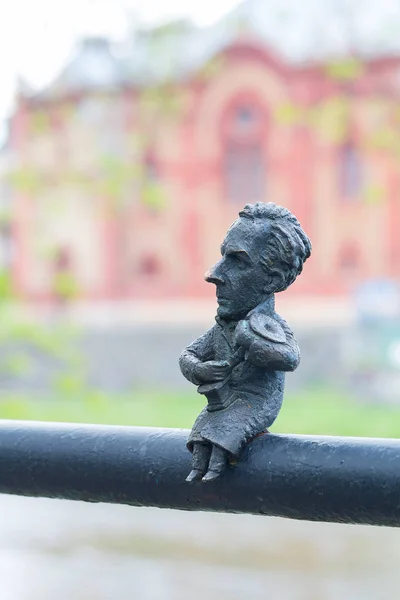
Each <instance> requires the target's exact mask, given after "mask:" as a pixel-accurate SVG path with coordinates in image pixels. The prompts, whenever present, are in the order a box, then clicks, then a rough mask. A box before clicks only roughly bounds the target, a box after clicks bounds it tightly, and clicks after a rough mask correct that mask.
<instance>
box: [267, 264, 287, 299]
mask: <svg viewBox="0 0 400 600" xmlns="http://www.w3.org/2000/svg"><path fill="white" fill-rule="evenodd" d="M285 288H286V281H285V276H284V274H283V273H282V271H281V270H280V269H271V270H269V271H268V275H267V277H266V283H265V292H266V293H267V294H274V293H275V292H281V291H282V290H284V289H285Z"/></svg>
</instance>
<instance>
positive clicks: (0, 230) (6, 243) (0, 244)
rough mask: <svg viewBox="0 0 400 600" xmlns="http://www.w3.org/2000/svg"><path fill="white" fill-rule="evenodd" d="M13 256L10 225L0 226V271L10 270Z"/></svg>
mask: <svg viewBox="0 0 400 600" xmlns="http://www.w3.org/2000/svg"><path fill="white" fill-rule="evenodd" d="M13 254H14V239H13V235H12V228H11V225H10V224H8V223H5V224H3V225H1V226H0V270H4V269H6V270H7V269H10V267H11V266H12V260H13Z"/></svg>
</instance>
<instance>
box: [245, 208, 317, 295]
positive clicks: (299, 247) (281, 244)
mask: <svg viewBox="0 0 400 600" xmlns="http://www.w3.org/2000/svg"><path fill="white" fill-rule="evenodd" d="M239 217H241V218H243V219H250V220H251V221H268V241H267V244H266V246H265V249H264V250H263V252H262V253H261V262H262V264H263V265H264V267H265V268H266V269H267V270H268V271H269V272H271V271H272V272H275V273H277V274H278V275H280V278H281V281H282V285H280V286H279V289H276V290H275V291H276V292H282V291H284V290H286V289H287V288H288V287H289V286H290V285H291V284H292V283H293V282H294V281H295V279H296V277H297V276H298V275H300V273H301V272H302V270H303V264H304V263H305V261H306V260H307V258H309V256H310V254H311V249H312V247H311V242H310V240H309V238H308V236H307V235H306V234H305V232H304V231H303V229H302V228H301V225H300V223H299V221H298V220H297V219H296V217H295V216H294V215H293V214H292V213H291V212H290V211H289V210H288V209H287V208H284V207H283V206H278V205H276V204H273V203H272V202H268V203H264V202H257V203H256V204H246V206H245V207H244V209H243V210H242V211H240V213H239Z"/></svg>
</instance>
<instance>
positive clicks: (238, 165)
mask: <svg viewBox="0 0 400 600" xmlns="http://www.w3.org/2000/svg"><path fill="white" fill-rule="evenodd" d="M263 163H264V160H263V152H262V148H261V146H260V145H259V144H243V145H241V144H235V143H233V142H230V143H227V145H226V147H225V156H224V177H225V183H226V193H227V196H228V199H229V200H230V201H232V202H237V203H239V204H246V203H247V202H258V201H262V200H264V199H265V190H266V185H265V167H264V164H263Z"/></svg>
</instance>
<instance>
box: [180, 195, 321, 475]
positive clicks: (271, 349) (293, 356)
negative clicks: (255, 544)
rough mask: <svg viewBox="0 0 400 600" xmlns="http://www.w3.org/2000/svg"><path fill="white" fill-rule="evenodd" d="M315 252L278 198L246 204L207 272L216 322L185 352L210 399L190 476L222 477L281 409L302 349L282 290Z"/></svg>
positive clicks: (194, 436)
mask: <svg viewBox="0 0 400 600" xmlns="http://www.w3.org/2000/svg"><path fill="white" fill-rule="evenodd" d="M310 254H311V242H310V240H309V239H308V237H307V235H306V234H305V233H304V231H303V230H302V228H301V226H300V223H299V222H298V220H297V219H296V217H295V216H294V215H293V214H292V213H291V212H290V211H289V210H287V209H286V208H283V207H282V206H277V205H276V204H273V203H262V202H258V203H256V204H254V205H251V204H248V205H246V206H245V208H244V209H243V210H242V211H241V212H240V213H239V218H238V219H237V220H236V221H235V222H234V223H233V225H232V226H231V227H230V229H229V230H228V232H227V234H226V236H225V239H224V241H223V243H222V246H221V255H222V257H221V260H220V261H219V262H218V263H217V264H216V265H214V267H212V269H211V270H210V271H209V272H208V273H206V275H205V279H206V281H208V282H209V283H214V284H215V286H216V295H217V302H218V310H217V316H216V319H215V320H216V324H215V325H214V326H213V327H212V328H211V329H209V330H208V331H207V332H206V333H205V334H204V335H202V336H201V337H199V338H198V339H197V340H195V341H194V342H193V343H192V344H190V345H189V346H188V347H187V348H186V349H185V350H184V351H183V352H182V354H181V356H180V359H179V364H180V368H181V371H182V373H183V375H184V376H185V377H186V379H188V380H189V381H191V382H192V383H194V384H195V385H197V386H198V392H199V393H200V394H204V395H205V396H206V398H207V401H208V403H207V406H206V407H205V408H204V409H203V410H202V411H201V413H200V415H199V416H198V417H197V419H196V422H195V423H194V425H193V428H192V431H191V433H190V436H189V439H188V442H187V447H188V449H189V450H190V451H191V452H192V455H193V456H192V471H191V472H190V474H189V476H188V477H187V479H186V481H188V482H190V483H191V482H195V481H199V480H202V481H204V482H209V481H213V480H215V479H217V478H218V477H219V476H220V474H221V473H222V472H223V470H224V469H225V467H226V465H227V464H228V463H229V462H231V461H235V460H237V459H238V457H239V455H240V452H241V450H242V449H243V447H244V445H245V444H246V443H248V442H249V441H251V440H252V439H254V437H255V436H257V435H259V434H261V433H264V432H266V431H267V430H268V427H270V426H271V425H272V423H273V422H274V421H275V419H276V417H277V416H278V413H279V410H280V408H281V406H282V401H283V390H284V383H285V371H294V369H296V367H297V366H298V364H299V362H300V351H299V347H298V344H297V342H296V339H295V337H294V335H293V333H292V331H291V329H290V327H289V326H288V325H287V323H286V322H285V321H284V320H283V319H282V317H280V316H279V315H278V314H277V313H276V312H275V300H274V295H275V294H276V293H277V292H282V291H284V290H285V289H287V288H288V287H289V286H290V285H291V284H292V283H293V282H294V281H295V279H296V277H297V276H298V275H299V274H300V273H301V272H302V269H303V264H304V262H305V261H306V260H307V258H308V257H309V256H310Z"/></svg>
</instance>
